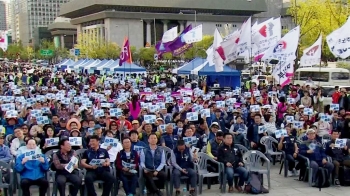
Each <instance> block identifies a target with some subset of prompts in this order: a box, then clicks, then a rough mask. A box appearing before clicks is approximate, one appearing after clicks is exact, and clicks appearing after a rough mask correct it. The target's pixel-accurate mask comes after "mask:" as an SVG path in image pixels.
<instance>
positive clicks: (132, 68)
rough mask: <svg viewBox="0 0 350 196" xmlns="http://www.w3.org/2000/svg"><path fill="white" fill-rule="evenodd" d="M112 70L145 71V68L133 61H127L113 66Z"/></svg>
mask: <svg viewBox="0 0 350 196" xmlns="http://www.w3.org/2000/svg"><path fill="white" fill-rule="evenodd" d="M113 71H118V72H121V71H123V72H145V71H146V69H145V68H143V67H140V66H138V65H136V64H134V63H132V64H129V63H123V65H122V66H118V67H114V68H113Z"/></svg>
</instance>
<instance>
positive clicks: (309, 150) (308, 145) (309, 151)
mask: <svg viewBox="0 0 350 196" xmlns="http://www.w3.org/2000/svg"><path fill="white" fill-rule="evenodd" d="M306 134H307V138H308V140H306V141H304V142H303V143H301V144H300V150H299V151H300V154H301V155H303V156H305V157H307V158H309V160H310V167H311V169H312V176H311V177H312V185H313V186H316V175H317V172H318V169H319V167H324V168H326V169H327V170H328V176H327V177H326V179H329V175H330V174H331V173H332V172H333V169H334V165H333V163H329V162H328V161H327V155H326V154H325V150H324V149H323V146H322V143H319V142H318V141H317V140H316V139H315V138H316V131H315V130H313V129H308V130H307V132H306Z"/></svg>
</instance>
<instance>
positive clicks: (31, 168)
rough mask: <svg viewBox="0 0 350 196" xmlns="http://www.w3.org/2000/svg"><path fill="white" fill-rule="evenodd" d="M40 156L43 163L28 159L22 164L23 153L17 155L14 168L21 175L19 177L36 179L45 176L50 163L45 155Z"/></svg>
mask: <svg viewBox="0 0 350 196" xmlns="http://www.w3.org/2000/svg"><path fill="white" fill-rule="evenodd" d="M42 156H43V157H44V160H45V162H44V163H41V162H40V161H39V160H29V161H27V162H26V163H25V164H24V165H23V164H22V160H23V158H24V154H21V155H19V156H17V158H16V164H15V170H16V171H17V172H18V173H19V174H20V175H21V179H30V180H37V179H39V178H43V177H45V174H46V171H47V170H49V167H50V165H49V162H48V159H47V158H46V157H45V155H42Z"/></svg>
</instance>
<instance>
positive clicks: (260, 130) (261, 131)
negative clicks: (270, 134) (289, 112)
mask: <svg viewBox="0 0 350 196" xmlns="http://www.w3.org/2000/svg"><path fill="white" fill-rule="evenodd" d="M265 132H266V127H265V126H264V125H261V126H259V127H258V134H262V133H265Z"/></svg>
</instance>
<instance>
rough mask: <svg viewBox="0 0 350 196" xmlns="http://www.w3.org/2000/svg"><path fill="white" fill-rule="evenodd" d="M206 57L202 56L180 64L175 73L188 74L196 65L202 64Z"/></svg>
mask: <svg viewBox="0 0 350 196" xmlns="http://www.w3.org/2000/svg"><path fill="white" fill-rule="evenodd" d="M205 61H206V59H202V58H195V59H193V60H192V61H190V62H189V63H187V64H185V65H184V66H182V67H181V68H180V69H178V70H177V74H183V75H189V74H191V71H192V70H193V69H195V68H196V67H198V66H200V65H202V64H203V63H204V62H205Z"/></svg>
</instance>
